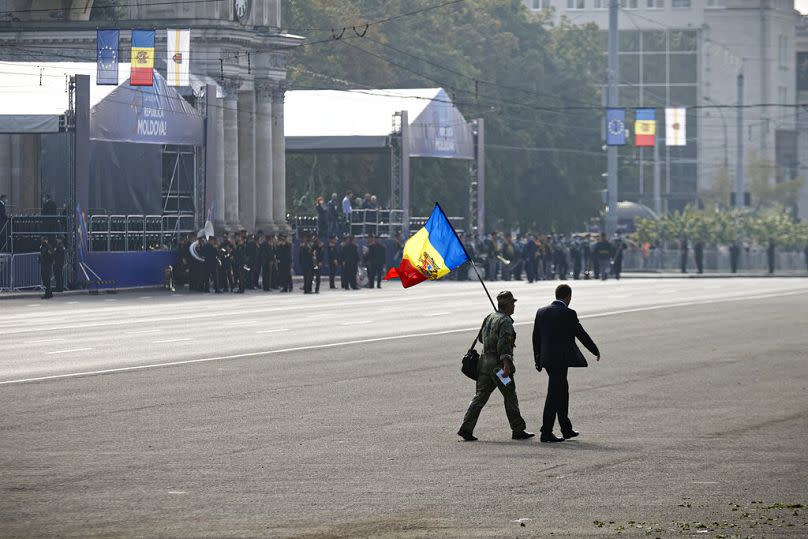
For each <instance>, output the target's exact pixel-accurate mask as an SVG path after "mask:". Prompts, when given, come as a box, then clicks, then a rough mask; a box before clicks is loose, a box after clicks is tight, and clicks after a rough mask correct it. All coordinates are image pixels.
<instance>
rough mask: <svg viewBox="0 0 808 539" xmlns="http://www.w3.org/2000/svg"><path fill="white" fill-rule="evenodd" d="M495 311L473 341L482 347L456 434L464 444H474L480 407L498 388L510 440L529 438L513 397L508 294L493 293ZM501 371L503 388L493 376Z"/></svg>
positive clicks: (513, 336) (512, 303)
mask: <svg viewBox="0 0 808 539" xmlns="http://www.w3.org/2000/svg"><path fill="white" fill-rule="evenodd" d="M497 306H498V308H497V310H496V311H494V312H493V313H491V314H489V315H488V316H486V317H485V320H483V324H482V327H481V328H480V332H479V333H478V334H477V340H478V341H480V342H481V343H482V345H483V353H482V355H481V356H480V360H479V362H478V364H477V387H476V391H475V394H474V398H473V399H471V403H470V404H469V408H468V410H467V411H466V415H465V416H464V417H463V424H462V425H460V430H458V431H457V434H458V436H460V437H461V438H463V439H464V440H466V441H467V442H473V441H476V440H477V438H476V437H475V436H474V427H475V426H476V425H477V419H479V417H480V412H482V410H483V407H484V406H485V404H486V403H487V402H488V398H489V397H490V396H491V393H492V392H493V391H494V389H499V391H500V393H502V397H503V398H504V399H505V413H506V415H507V416H508V423H510V426H511V433H512V435H511V437H512V438H513V439H514V440H526V439H528V438H532V437H533V436H534V434H533V433H532V432H526V431H525V428H526V424H525V420H524V419H522V414H521V413H520V412H519V400H518V399H517V398H516V381H515V380H514V373H515V372H516V367H515V366H514V364H513V348H514V345H515V343H516V330H514V328H513V318H511V316H512V315H513V312H514V309H515V307H516V300H515V299H514V297H513V294H512V293H511V292H509V291H507V290H506V291H503V292H500V293H499V294H497ZM500 370H502V371H503V372H502V375H503V378H510V381H509V382H508V384H507V385H505V384H504V383H503V380H502V379H501V378H500V377H499V376H497V372H499V371H500Z"/></svg>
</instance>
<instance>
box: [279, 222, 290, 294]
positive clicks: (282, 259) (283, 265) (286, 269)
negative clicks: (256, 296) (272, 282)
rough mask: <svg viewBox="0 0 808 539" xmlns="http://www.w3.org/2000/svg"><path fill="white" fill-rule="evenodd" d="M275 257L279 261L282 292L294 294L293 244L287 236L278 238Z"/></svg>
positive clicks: (282, 235)
mask: <svg viewBox="0 0 808 539" xmlns="http://www.w3.org/2000/svg"><path fill="white" fill-rule="evenodd" d="M275 256H276V257H277V259H278V286H280V288H281V292H292V288H293V287H292V244H291V243H289V240H288V239H287V238H286V234H280V235H279V236H278V245H277V246H276V248H275Z"/></svg>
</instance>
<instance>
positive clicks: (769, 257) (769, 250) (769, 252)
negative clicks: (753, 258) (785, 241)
mask: <svg viewBox="0 0 808 539" xmlns="http://www.w3.org/2000/svg"><path fill="white" fill-rule="evenodd" d="M774 247H775V243H774V238H769V246H768V247H766V262H768V264H769V273H770V274H772V273H774Z"/></svg>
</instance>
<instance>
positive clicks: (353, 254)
mask: <svg viewBox="0 0 808 539" xmlns="http://www.w3.org/2000/svg"><path fill="white" fill-rule="evenodd" d="M340 259H341V261H342V268H340V269H341V271H342V273H341V282H342V288H343V290H348V289H349V288H350V289H352V290H359V286H358V285H357V284H356V272H357V271H358V270H359V249H358V248H357V246H356V244H355V243H354V239H353V236H352V235H350V234H349V235H347V236H345V242H344V243H343V244H342V249H341V252H340Z"/></svg>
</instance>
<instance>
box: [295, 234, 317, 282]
mask: <svg viewBox="0 0 808 539" xmlns="http://www.w3.org/2000/svg"><path fill="white" fill-rule="evenodd" d="M298 257H299V259H300V269H301V270H302V271H303V293H304V294H311V284H312V280H313V279H314V253H313V252H312V249H311V243H310V239H309V236H308V234H307V235H305V236H304V237H303V241H302V242H301V243H300V249H299V251H298Z"/></svg>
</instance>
